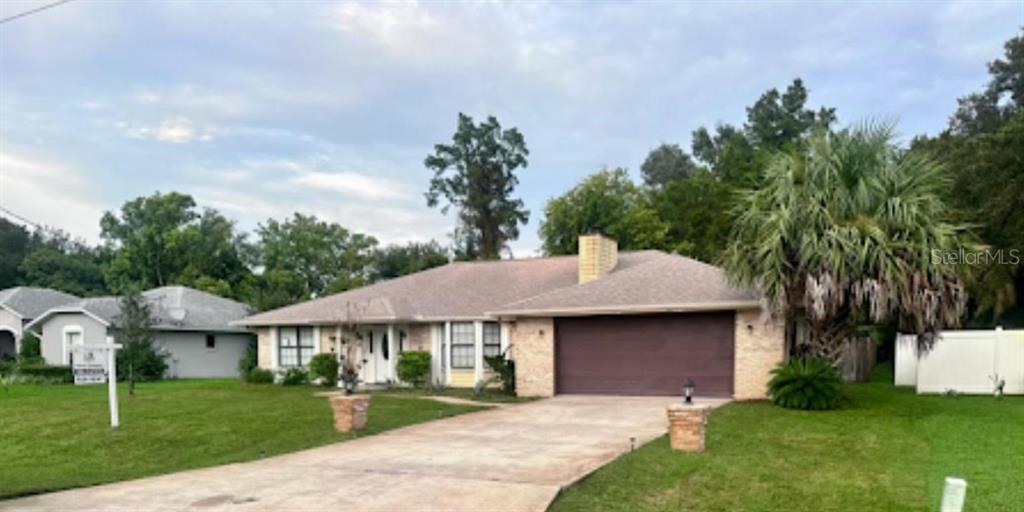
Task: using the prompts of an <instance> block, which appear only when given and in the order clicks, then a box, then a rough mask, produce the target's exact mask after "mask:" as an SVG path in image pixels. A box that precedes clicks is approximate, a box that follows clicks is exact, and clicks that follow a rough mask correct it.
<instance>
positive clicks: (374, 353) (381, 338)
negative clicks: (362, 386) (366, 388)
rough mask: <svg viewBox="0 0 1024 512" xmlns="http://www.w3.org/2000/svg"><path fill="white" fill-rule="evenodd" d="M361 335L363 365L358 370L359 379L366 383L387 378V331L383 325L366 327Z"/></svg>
mask: <svg viewBox="0 0 1024 512" xmlns="http://www.w3.org/2000/svg"><path fill="white" fill-rule="evenodd" d="M362 335H363V340H362V343H363V367H362V369H360V370H359V380H361V381H362V382H364V383H367V384H377V383H382V382H385V381H387V378H388V371H387V369H388V359H389V358H390V357H391V354H389V353H388V350H389V347H388V331H387V328H385V327H367V328H366V329H365V330H363V331H362Z"/></svg>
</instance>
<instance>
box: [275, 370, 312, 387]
mask: <svg viewBox="0 0 1024 512" xmlns="http://www.w3.org/2000/svg"><path fill="white" fill-rule="evenodd" d="M307 382H309V373H308V372H306V370H303V369H302V368H288V369H287V370H285V371H284V373H282V374H281V384H283V385H285V386H301V385H302V384H305V383H307Z"/></svg>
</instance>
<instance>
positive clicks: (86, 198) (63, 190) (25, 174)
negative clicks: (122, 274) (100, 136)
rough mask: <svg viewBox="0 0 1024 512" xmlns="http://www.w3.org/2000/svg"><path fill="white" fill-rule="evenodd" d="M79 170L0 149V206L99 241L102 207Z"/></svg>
mask: <svg viewBox="0 0 1024 512" xmlns="http://www.w3.org/2000/svg"><path fill="white" fill-rule="evenodd" d="M93 191H94V187H93V184H92V183H91V182H90V181H89V180H88V179H87V178H86V177H85V176H84V175H83V174H82V173H81V172H79V171H78V170H76V169H72V168H69V167H64V166H62V165H59V164H55V163H50V162H43V161H39V160H34V159H31V158H28V157H25V156H21V155H14V154H12V153H8V152H0V205H3V206H4V208H7V209H9V210H12V211H14V212H15V213H17V214H18V215H21V216H22V217H25V218H27V219H29V220H31V221H32V222H38V223H40V224H43V225H46V226H50V227H54V228H59V229H62V230H64V231H67V232H68V233H70V234H71V235H72V236H75V237H82V238H84V239H86V240H87V241H89V242H94V243H95V242H98V241H99V238H100V237H99V235H100V229H99V224H100V217H101V216H102V215H103V210H104V209H103V207H102V206H100V203H99V201H97V200H96V198H95V197H93Z"/></svg>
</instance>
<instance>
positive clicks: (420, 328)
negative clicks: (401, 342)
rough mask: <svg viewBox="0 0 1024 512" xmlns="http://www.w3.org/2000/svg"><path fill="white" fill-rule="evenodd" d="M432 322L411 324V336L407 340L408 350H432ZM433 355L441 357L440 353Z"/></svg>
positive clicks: (406, 347)
mask: <svg viewBox="0 0 1024 512" xmlns="http://www.w3.org/2000/svg"><path fill="white" fill-rule="evenodd" d="M432 330H433V326H432V324H412V325H410V326H409V337H408V338H407V339H406V340H405V341H406V345H405V349H406V350H422V351H424V352H430V350H431V347H432V345H433V334H432ZM431 357H441V356H440V355H439V354H431Z"/></svg>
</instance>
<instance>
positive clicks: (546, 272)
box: [236, 234, 786, 399]
mask: <svg viewBox="0 0 1024 512" xmlns="http://www.w3.org/2000/svg"><path fill="white" fill-rule="evenodd" d="M579 245H580V250H579V254H578V255H577V256H560V257H549V258H532V259H514V260H499V261H479V262H455V263H451V264H448V265H445V266H442V267H437V268H433V269H430V270H425V271H422V272H418V273H415V274H411V275H407V276H403V277H400V278H397V279H392V280H389V281H385V282H381V283H377V284H374V285H371V286H366V287H363V288H359V289H355V290H349V291H346V292H343V293H339V294H335V295H331V296H327V297H323V298H319V299H316V300H311V301H308V302H304V303H300V304H295V305H291V306H287V307H284V308H280V309H276V310H272V311H267V312H264V313H260V314H257V315H253V316H251V317H248V318H245V319H243V320H240V321H238V322H236V324H237V325H243V326H247V327H251V328H253V329H255V330H256V332H257V336H258V339H259V342H258V343H259V364H260V366H261V367H264V368H269V369H273V370H279V369H283V368H289V367H295V366H299V367H301V366H305V365H307V364H308V363H309V360H310V358H311V357H312V356H313V355H314V354H316V353H320V352H326V353H332V352H333V353H335V354H337V355H338V357H339V358H340V357H342V354H344V353H346V352H347V351H346V350H344V347H342V344H343V343H346V342H347V340H349V339H352V337H351V336H343V335H342V329H343V328H350V329H353V328H354V329H356V331H357V334H358V338H357V339H358V341H355V342H357V343H361V345H362V354H363V358H364V365H363V367H362V369H361V370H360V372H361V375H360V377H361V380H362V381H363V382H364V383H369V384H374V383H386V382H394V381H396V380H397V378H396V372H395V363H396V360H397V354H398V353H400V352H402V351H405V350H425V351H429V352H430V353H431V354H432V356H433V357H432V364H433V368H432V377H431V378H432V380H433V381H434V382H435V383H438V384H444V385H450V386H473V385H475V384H476V383H477V382H478V381H480V380H481V379H483V378H485V376H486V374H487V368H486V365H485V363H484V360H483V357H484V356H485V355H493V354H502V353H505V354H506V355H507V356H508V357H509V358H511V359H513V360H514V361H515V364H516V387H517V391H518V393H519V394H520V395H524V396H552V395H554V394H559V393H588V394H619V395H678V394H680V393H681V391H682V386H683V383H684V381H685V380H686V379H693V381H694V383H695V384H696V393H697V394H700V395H705V396H724V397H733V398H736V399H759V398H765V394H766V390H765V386H766V383H767V382H768V380H769V379H770V376H771V375H770V371H771V369H772V368H773V367H775V365H776V364H778V363H779V362H781V361H782V360H783V359H784V358H785V357H786V355H785V343H784V339H785V335H784V329H783V328H782V326H779V325H776V324H771V323H767V322H765V321H764V320H763V319H762V318H763V315H762V309H761V303H760V300H759V296H758V295H757V294H756V293H754V292H753V291H750V290H741V289H736V288H734V287H732V286H730V285H729V283H728V281H727V279H726V277H725V275H724V274H723V272H722V270H721V269H719V268H717V267H714V266H712V265H708V264H705V263H701V262H699V261H695V260H692V259H689V258H685V257H682V256H678V255H672V254H666V253H663V252H660V251H638V252H623V253H621V254H620V253H619V252H618V245H617V243H616V242H615V241H614V240H611V239H609V238H606V237H604V236H602V235H599V234H594V235H587V236H583V237H580V242H579Z"/></svg>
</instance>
